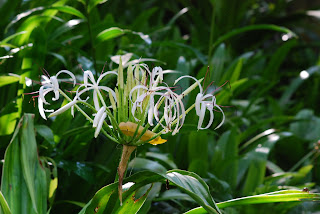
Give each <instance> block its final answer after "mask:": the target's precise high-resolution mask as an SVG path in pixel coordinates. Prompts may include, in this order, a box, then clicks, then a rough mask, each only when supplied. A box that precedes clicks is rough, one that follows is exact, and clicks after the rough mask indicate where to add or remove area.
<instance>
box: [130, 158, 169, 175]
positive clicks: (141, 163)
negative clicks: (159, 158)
mask: <svg viewBox="0 0 320 214" xmlns="http://www.w3.org/2000/svg"><path fill="white" fill-rule="evenodd" d="M129 167H130V168H135V169H144V170H150V171H153V172H158V173H166V171H167V169H166V168H165V167H164V166H162V165H161V164H159V163H158V162H156V161H152V160H148V159H145V158H139V157H137V158H134V159H133V160H132V161H130V163H129Z"/></svg>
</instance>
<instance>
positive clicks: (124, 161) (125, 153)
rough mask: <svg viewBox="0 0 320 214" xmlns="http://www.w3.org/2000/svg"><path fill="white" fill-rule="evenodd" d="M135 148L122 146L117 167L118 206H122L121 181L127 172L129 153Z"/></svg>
mask: <svg viewBox="0 0 320 214" xmlns="http://www.w3.org/2000/svg"><path fill="white" fill-rule="evenodd" d="M136 148H137V147H136V146H127V145H123V148H122V155H121V160H120V163H119V166H118V175H119V184H118V193H119V200H120V205H122V181H123V178H124V175H125V172H126V170H127V165H128V161H129V159H130V156H131V153H132V152H133V151H134V150H135V149H136Z"/></svg>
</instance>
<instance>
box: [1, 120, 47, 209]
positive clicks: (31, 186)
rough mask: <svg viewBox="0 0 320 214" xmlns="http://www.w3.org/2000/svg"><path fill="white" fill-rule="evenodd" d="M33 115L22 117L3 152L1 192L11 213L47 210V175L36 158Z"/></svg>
mask: <svg viewBox="0 0 320 214" xmlns="http://www.w3.org/2000/svg"><path fill="white" fill-rule="evenodd" d="M33 118H34V115H32V114H25V115H24V116H23V118H22V119H21V120H20V122H19V123H18V126H17V128H16V131H15V133H14V135H13V138H12V140H11V142H10V144H9V146H8V148H7V150H6V153H5V161H4V166H3V172H2V181H1V191H2V193H3V195H4V197H5V198H6V199H7V201H8V204H9V207H10V208H11V211H12V213H13V214H16V213H17V214H18V213H23V212H27V213H46V212H47V197H48V193H47V190H48V187H47V182H46V181H47V176H46V172H45V170H44V168H43V166H41V165H40V163H39V159H38V153H37V143H36V140H35V132H34V125H33Z"/></svg>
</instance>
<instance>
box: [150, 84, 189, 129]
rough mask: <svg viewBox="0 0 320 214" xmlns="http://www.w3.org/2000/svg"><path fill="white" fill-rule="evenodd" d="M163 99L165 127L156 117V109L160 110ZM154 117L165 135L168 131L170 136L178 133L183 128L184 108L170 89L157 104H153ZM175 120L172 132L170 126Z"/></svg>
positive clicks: (157, 113) (157, 112) (177, 96)
mask: <svg viewBox="0 0 320 214" xmlns="http://www.w3.org/2000/svg"><path fill="white" fill-rule="evenodd" d="M163 99H164V105H165V106H164V111H163V117H164V120H165V125H163V124H162V123H161V121H160V119H159V117H158V115H159V111H158V109H159V108H160V105H161V104H162V100H163ZM154 116H155V119H156V121H157V122H158V123H159V124H160V125H161V126H162V127H163V128H164V130H165V131H164V133H167V132H169V131H172V135H175V134H176V133H178V132H179V130H180V129H181V127H182V126H183V124H184V120H185V117H186V113H185V108H184V105H183V102H182V100H181V99H180V97H179V95H178V94H176V93H174V92H173V91H171V90H170V88H167V92H166V93H163V94H162V96H161V97H160V98H159V100H158V102H157V103H156V104H155V108H154ZM175 120H177V122H176V124H175V128H174V130H172V125H173V123H174V121H175Z"/></svg>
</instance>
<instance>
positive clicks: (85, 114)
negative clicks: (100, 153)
mask: <svg viewBox="0 0 320 214" xmlns="http://www.w3.org/2000/svg"><path fill="white" fill-rule="evenodd" d="M59 93H60V94H61V95H62V96H64V98H66V99H67V100H68V101H69V102H72V100H71V99H70V97H69V96H68V95H66V94H65V93H64V92H63V91H62V90H61V89H59ZM74 106H75V107H76V109H77V110H78V111H79V112H80V113H81V114H82V115H83V116H85V118H87V120H89V121H90V122H91V123H93V120H92V119H91V117H89V115H87V113H86V112H85V111H83V110H82V109H81V108H80V107H79V106H78V105H77V104H75V105H74ZM107 127H108V128H109V129H110V127H109V126H107ZM110 130H111V129H110ZM101 131H102V132H103V134H105V136H106V137H107V138H109V139H110V140H112V141H114V142H116V143H119V141H118V140H117V139H116V138H113V137H111V136H110V135H109V134H108V133H107V132H106V131H105V130H104V129H103V128H102V129H101Z"/></svg>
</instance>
